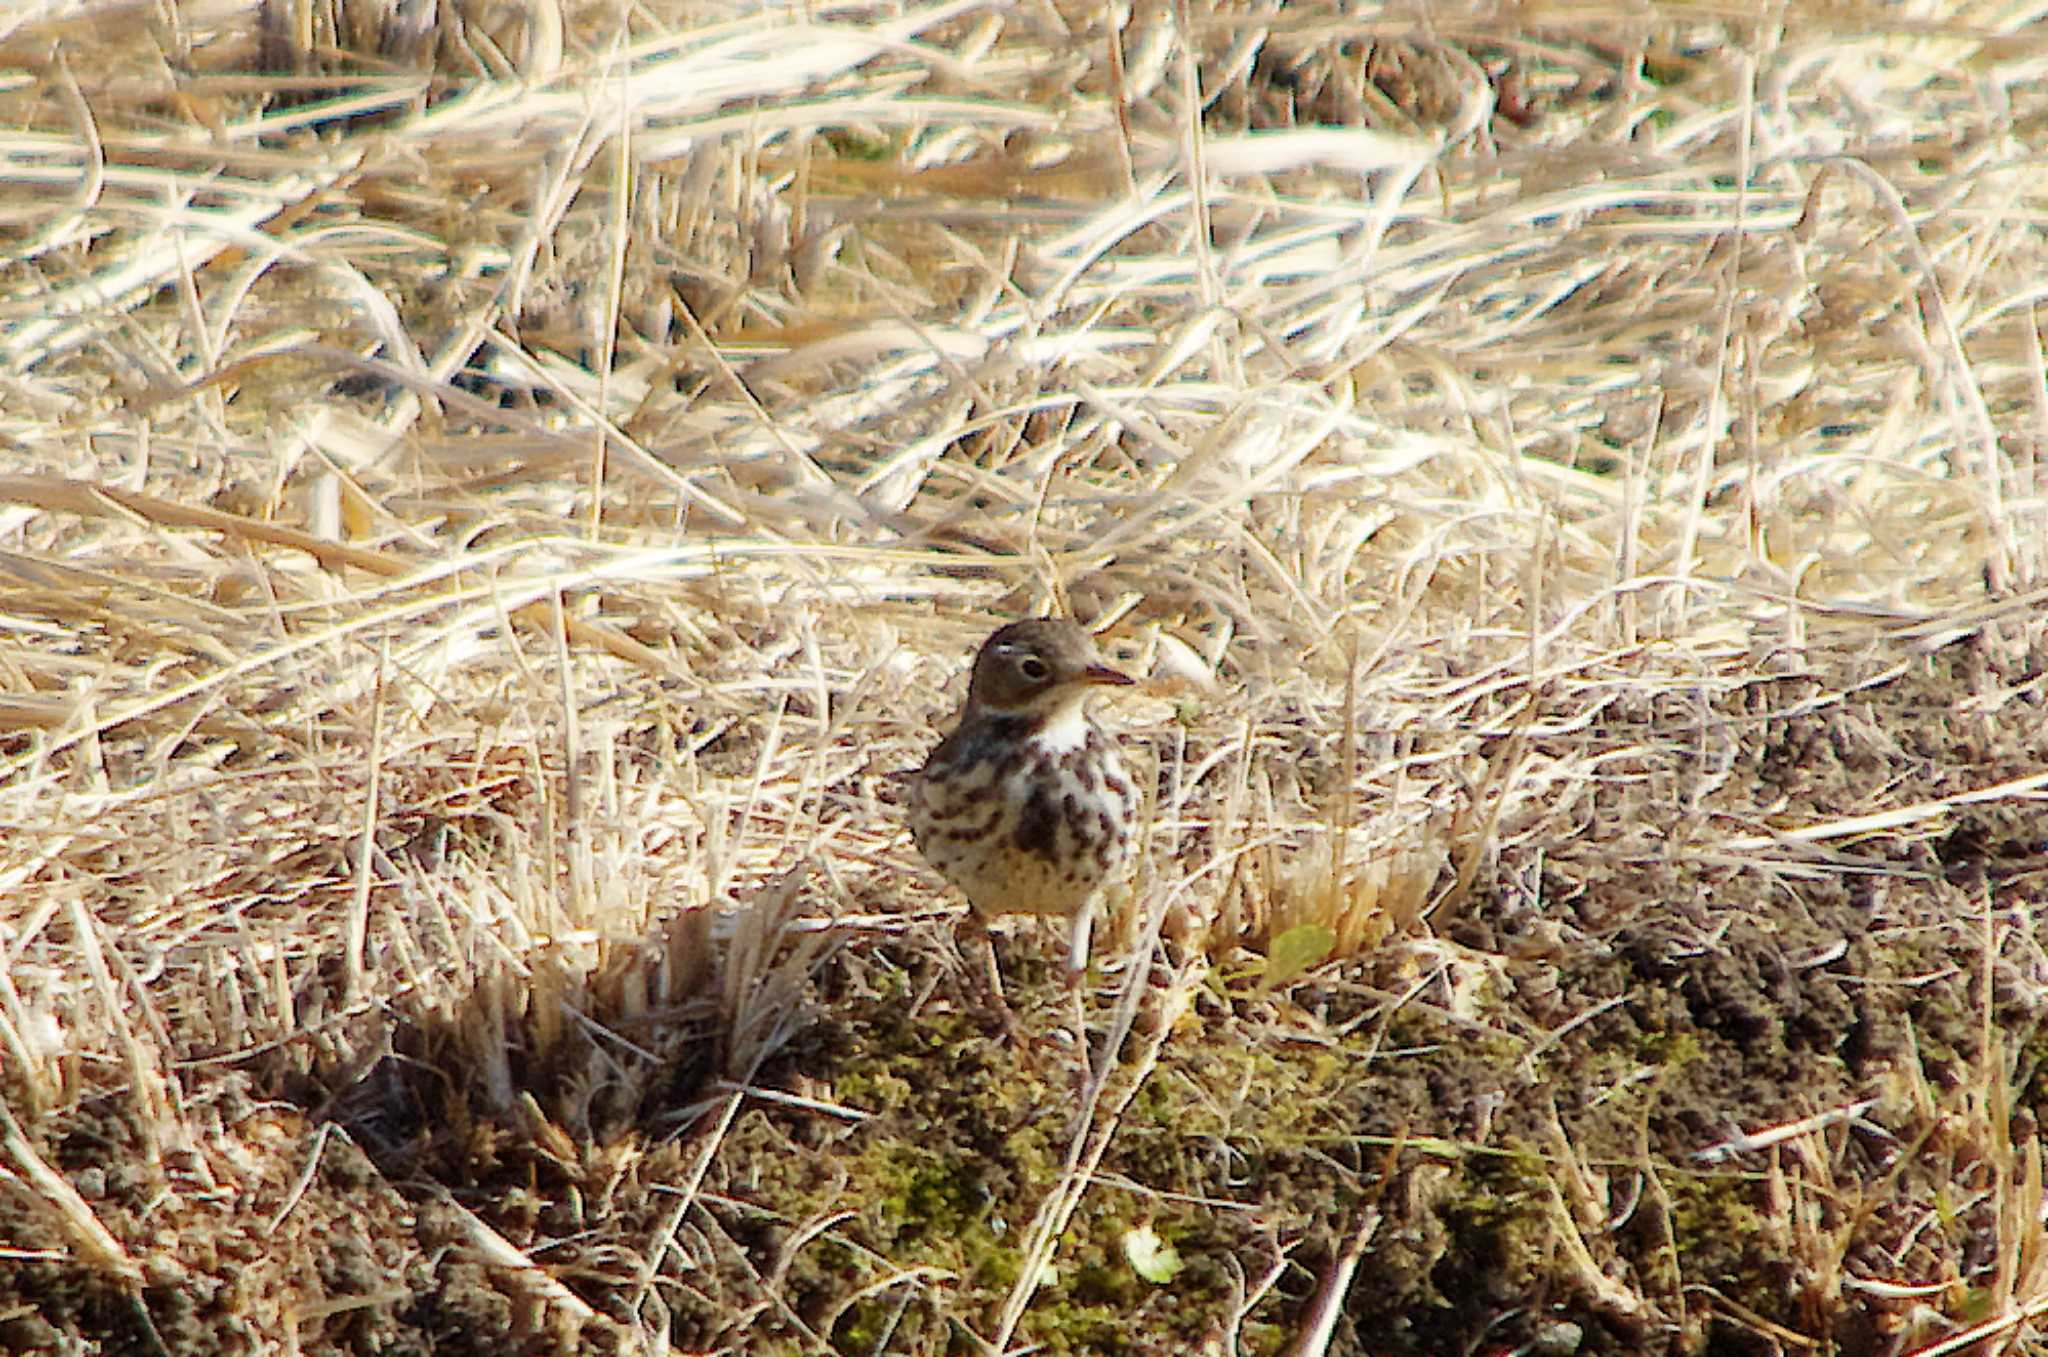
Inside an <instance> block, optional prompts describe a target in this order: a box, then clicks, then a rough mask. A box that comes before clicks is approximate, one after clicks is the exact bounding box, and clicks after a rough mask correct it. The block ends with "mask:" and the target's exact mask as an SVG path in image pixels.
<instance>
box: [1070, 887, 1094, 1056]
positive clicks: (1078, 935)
mask: <svg viewBox="0 0 2048 1357" xmlns="http://www.w3.org/2000/svg"><path fill="white" fill-rule="evenodd" d="M1094 927H1095V902H1094V901H1093V900H1084V901H1082V902H1081V908H1079V909H1077V910H1075V911H1074V917H1073V918H1072V919H1071V920H1069V921H1068V932H1067V977H1066V978H1067V997H1068V1001H1069V1003H1070V1004H1071V1006H1072V1008H1073V1020H1074V1049H1075V1050H1077V1051H1079V1052H1080V1053H1081V1065H1082V1068H1083V1069H1092V1068H1093V1067H1094V1064H1095V1061H1094V1059H1093V1057H1092V1056H1091V1055H1090V1054H1089V1051H1088V1001H1087V992H1088V986H1087V983H1086V982H1087V979H1088V940H1089V935H1090V934H1091V933H1092V932H1093V931H1094Z"/></svg>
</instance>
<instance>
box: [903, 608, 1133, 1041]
mask: <svg viewBox="0 0 2048 1357" xmlns="http://www.w3.org/2000/svg"><path fill="white" fill-rule="evenodd" d="M1134 682H1135V680H1134V679H1132V678H1131V677H1130V675H1128V674H1126V673H1124V672H1123V671H1122V670H1120V669H1115V668H1112V667H1111V666H1110V665H1109V664H1108V663H1106V662H1105V661H1104V659H1103V656H1102V652H1101V651H1100V650H1099V649H1097V648H1096V644H1095V638H1094V637H1093V636H1091V635H1089V634H1088V632H1087V631H1086V630H1085V629H1084V628H1083V627H1082V626H1081V625H1080V624H1079V623H1076V622H1072V621H1068V620H1066V619H1064V618H1055V617H1035V618H1029V619H1026V620H1024V621H1020V622H1011V623H1009V624H1008V625H1006V626H1003V627H1000V628H998V629H997V630H996V631H995V633H994V634H993V635H991V636H990V637H989V638H988V639H987V640H986V641H984V642H983V643H982V645H981V649H980V651H979V652H977V653H976V655H975V657H974V667H973V670H972V672H971V674H970V676H969V678H968V683H967V703H966V705H965V706H964V707H963V708H961V711H960V717H959V722H958V724H956V725H955V726H954V728H953V733H952V734H950V735H948V736H947V737H946V738H945V739H944V740H942V741H941V742H940V743H939V746H938V748H936V749H934V750H933V751H932V753H931V756H930V758H928V759H927V760H926V761H925V764H924V766H923V768H922V769H920V770H919V772H918V774H917V776H916V777H915V778H914V779H913V780H912V782H911V787H910V798H909V800H910V808H909V810H910V813H909V820H910V831H911V838H912V839H913V840H914V841H915V842H916V844H917V849H918V851H919V853H921V854H922V855H923V856H924V859H925V861H926V862H928V863H930V864H931V865H932V866H933V867H934V868H936V869H937V870H938V872H939V874H940V875H941V876H943V877H945V878H946V880H947V881H949V882H950V883H952V885H953V886H954V887H956V888H957V889H958V890H959V892H960V893H961V894H962V895H963V896H965V897H966V898H967V904H968V908H969V912H968V922H969V927H970V929H971V930H972V931H974V932H977V933H979V935H980V937H981V941H982V946H983V962H984V966H985V968H986V973H985V976H984V985H985V988H986V990H987V994H988V999H989V1003H990V1005H991V1007H993V1008H994V1010H995V1011H996V1013H997V1014H998V1015H999V1016H1000V1017H1001V1019H1002V1021H1003V1023H1004V1025H1005V1026H1006V1027H1014V1025H1015V1018H1014V1016H1013V1015H1012V1014H1011V1013H1010V1010H1009V1006H1008V1004H1007V1002H1006V1001H1005V1000H1004V999H1003V994H1002V974H1001V971H1000V968H999V967H998V965H997V963H996V957H995V947H994V945H993V943H991V942H990V941H989V938H988V929H987V923H988V920H989V919H991V918H992V917H994V916H997V915H1002V914H1035V915H1040V916H1064V917H1065V918H1066V919H1067V920H1068V921H1069V935H1068V938H1069V946H1068V955H1067V983H1068V986H1069V989H1070V990H1072V991H1073V992H1075V993H1076V994H1077V995H1078V989H1079V985H1080V981H1081V976H1082V973H1083V971H1084V970H1085V969H1086V967H1087V961H1088V934H1089V927H1090V920H1091V919H1092V916H1093V911H1094V906H1095V901H1096V898H1097V896H1098V895H1099V894H1100V892H1101V891H1102V888H1103V887H1104V886H1105V885H1106V884H1108V883H1109V882H1110V881H1111V880H1112V879H1113V878H1114V877H1115V876H1116V875H1117V874H1118V873H1120V872H1121V871H1122V870H1123V868H1124V866H1125V864H1126V863H1127V862H1128V861H1129V859H1130V855H1131V830H1132V826H1133V823H1134V821H1135V816H1136V812H1137V807H1138V791H1137V784H1136V782H1135V781H1134V779H1133V778H1132V777H1131V773H1130V770H1129V769H1128V768H1127V767H1126V766H1125V764H1124V761H1123V757H1122V755H1121V753H1120V752H1119V751H1118V747H1117V741H1116V739H1115V737H1113V736H1111V735H1109V734H1107V733H1105V732H1104V731H1103V730H1102V728H1101V727H1099V726H1097V725H1096V724H1095V722H1094V721H1093V720H1092V719H1091V718H1090V717H1089V715H1088V711H1087V701H1088V697H1089V695H1090V694H1091V693H1093V692H1094V691H1095V690H1096V689H1097V688H1102V687H1128V686H1130V685H1131V684H1133V683H1134ZM1077 1003H1078V998H1077Z"/></svg>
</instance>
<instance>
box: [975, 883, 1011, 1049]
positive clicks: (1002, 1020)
mask: <svg viewBox="0 0 2048 1357" xmlns="http://www.w3.org/2000/svg"><path fill="white" fill-rule="evenodd" d="M961 927H962V928H964V929H965V930H967V931H968V932H970V933H973V934H975V935H976V936H977V937H978V938H979V939H980V942H981V946H980V948H979V951H980V952H981V968H982V974H981V998H982V1004H983V1007H984V1009H985V1010H986V1011H987V1012H988V1013H989V1014H991V1015H993V1016H994V1018H995V1019H996V1021H997V1023H999V1024H1000V1026H1001V1028H1002V1032H1003V1036H1004V1037H1005V1038H1006V1039H1007V1038H1009V1037H1012V1036H1015V1035H1016V1033H1017V1015H1016V1013H1015V1012H1013V1011H1012V1010H1011V1008H1010V1001H1009V1000H1008V999H1006V998H1004V997H1003V968H1002V967H1001V966H1000V965H999V964H997V962H996V940H995V938H994V936H993V935H991V934H990V933H989V931H988V920H986V919H984V918H982V917H981V914H980V912H979V911H977V910H973V909H970V910H968V911H967V919H966V922H965V923H963V924H962V925H961Z"/></svg>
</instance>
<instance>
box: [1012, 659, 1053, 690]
mask: <svg viewBox="0 0 2048 1357" xmlns="http://www.w3.org/2000/svg"><path fill="white" fill-rule="evenodd" d="M1017 672H1018V673H1020V674H1022V675H1023V676H1024V677H1025V678H1028V679H1030V680H1031V681H1032V682H1033V683H1042V682H1044V681H1045V679H1046V677H1047V676H1048V675H1050V674H1051V673H1052V670H1050V669H1048V668H1046V665H1045V661H1044V660H1041V659H1039V658H1038V657H1037V656H1036V655H1026V656H1025V657H1024V658H1023V659H1021V660H1019V661H1017Z"/></svg>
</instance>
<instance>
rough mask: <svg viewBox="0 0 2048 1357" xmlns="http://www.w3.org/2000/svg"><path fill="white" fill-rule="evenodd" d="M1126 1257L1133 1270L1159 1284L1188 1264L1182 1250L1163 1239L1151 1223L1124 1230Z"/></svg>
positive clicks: (1164, 1282) (1165, 1282) (1147, 1279)
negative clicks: (1182, 1259)
mask: <svg viewBox="0 0 2048 1357" xmlns="http://www.w3.org/2000/svg"><path fill="white" fill-rule="evenodd" d="M1124 1258H1125V1259H1126V1260H1127V1261H1128V1262H1129V1263H1130V1265H1131V1271H1133V1272H1135V1273H1137V1274H1138V1275H1139V1276H1140V1277H1143V1278H1144V1279H1145V1280H1146V1281H1148V1282H1151V1283H1153V1284H1154V1285H1157V1286H1164V1285H1166V1284H1167V1283H1168V1282H1170V1281H1172V1280H1173V1278H1174V1274H1175V1273H1177V1272H1179V1271H1180V1270H1181V1269H1182V1268H1184V1267H1186V1266H1187V1264H1186V1263H1184V1262H1182V1261H1181V1256H1180V1251H1179V1250H1177V1249H1175V1248H1174V1247H1173V1245H1171V1244H1169V1243H1167V1242H1166V1241H1165V1240H1163V1239H1161V1238H1160V1237H1159V1233H1158V1231H1156V1230H1154V1229H1153V1228H1152V1227H1151V1226H1150V1225H1140V1226H1139V1227H1138V1228H1137V1229H1135V1230H1126V1231H1124Z"/></svg>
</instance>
